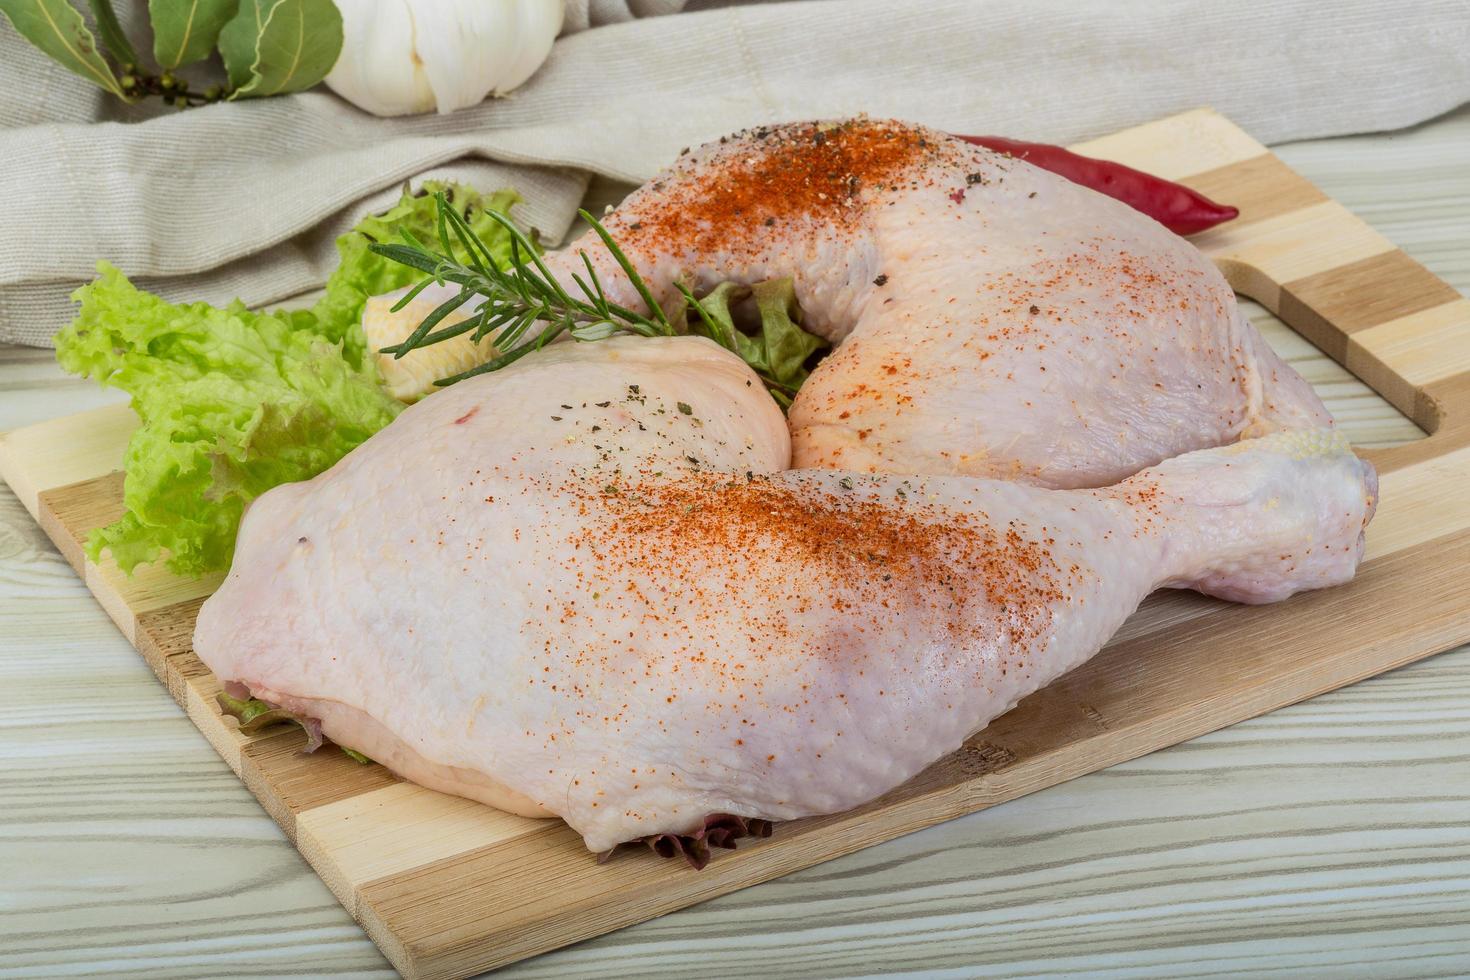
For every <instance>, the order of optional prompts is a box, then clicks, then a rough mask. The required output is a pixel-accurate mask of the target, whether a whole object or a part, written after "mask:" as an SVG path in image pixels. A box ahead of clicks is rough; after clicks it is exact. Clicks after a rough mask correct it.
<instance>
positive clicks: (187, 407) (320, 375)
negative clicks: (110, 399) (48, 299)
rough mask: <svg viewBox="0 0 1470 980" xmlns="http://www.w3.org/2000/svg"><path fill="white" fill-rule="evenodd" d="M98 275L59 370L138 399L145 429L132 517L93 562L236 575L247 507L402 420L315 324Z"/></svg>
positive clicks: (129, 493)
mask: <svg viewBox="0 0 1470 980" xmlns="http://www.w3.org/2000/svg"><path fill="white" fill-rule="evenodd" d="M98 272H99V273H100V275H99V277H98V279H97V280H96V281H95V282H92V283H89V284H88V285H86V286H83V287H82V288H81V289H79V290H77V292H76V294H75V298H76V299H77V300H78V301H80V302H81V304H82V308H81V312H80V313H79V314H78V316H77V318H76V320H75V321H73V322H72V323H71V324H70V325H69V326H67V327H66V328H64V329H63V330H62V331H61V333H60V334H58V335H57V338H56V355H57V360H58V361H60V362H61V366H62V367H64V368H66V369H67V370H68V371H71V372H73V373H75V374H80V375H84V376H86V377H90V378H93V379H94V380H96V381H98V382H100V383H102V384H106V385H111V386H112V387H115V388H121V389H123V390H124V391H127V392H128V393H130V394H131V395H132V396H133V399H132V406H133V409H134V410H135V411H136V412H137V413H138V418H139V419H140V420H141V421H142V424H141V425H140V426H139V427H138V429H137V430H136V431H135V432H134V433H133V436H132V439H131V440H130V441H129V443H128V451H127V457H126V464H125V471H126V476H125V479H124V482H123V503H124V505H125V506H126V508H127V513H126V514H125V515H124V516H123V518H122V519H121V520H119V521H117V522H116V523H114V524H110V525H108V526H107V527H104V528H99V529H97V530H95V531H93V532H92V534H91V536H90V537H89V539H88V542H87V554H88V555H89V556H90V557H91V558H92V559H93V560H94V561H95V560H96V559H97V558H98V556H99V555H100V554H101V553H102V551H103V550H104V549H107V550H110V551H111V552H112V556H113V558H114V559H116V561H117V563H118V565H119V566H120V567H122V569H123V570H124V571H127V572H131V571H132V570H133V568H135V567H136V566H137V565H139V564H140V563H143V562H151V561H157V560H158V559H159V558H160V557H161V556H164V555H166V559H165V560H166V562H167V565H168V567H169V569H170V570H171V571H173V572H176V573H177V574H180V575H200V574H203V573H205V572H209V571H215V570H218V569H222V568H225V567H227V566H228V565H229V562H230V558H231V556H232V555H233V554H234V546H235V531H236V528H237V527H238V526H239V523H240V516H241V514H242V513H243V512H244V509H245V505H246V504H248V503H249V502H250V501H251V500H253V499H255V497H257V496H259V495H260V494H261V493H263V492H265V491H266V490H268V489H270V487H272V486H275V485H276V484H278V483H285V482H288V481H290V480H300V479H305V478H306V477H309V476H312V475H314V474H316V473H319V472H321V471H322V470H323V469H325V468H327V467H328V466H331V465H332V464H333V463H335V462H336V461H337V460H338V459H340V458H341V457H342V456H344V455H346V453H347V452H348V451H349V450H351V449H352V448H354V447H355V446H357V445H358V444H359V443H361V442H362V441H363V440H364V439H366V438H367V437H368V436H370V435H372V434H373V433H374V432H376V431H377V430H379V429H381V428H382V427H383V426H385V425H387V424H388V423H389V422H391V421H392V420H393V418H394V416H396V415H397V414H398V412H399V411H400V410H401V408H402V406H401V405H399V404H398V402H396V401H395V400H393V399H392V398H391V397H389V396H388V395H387V394H386V393H385V392H384V391H383V390H382V386H381V385H380V384H379V383H378V381H377V378H376V377H375V376H374V375H373V374H370V373H368V372H367V371H365V370H362V369H359V368H357V367H354V366H353V365H352V364H351V363H350V362H349V361H348V360H347V359H346V358H344V357H343V354H342V344H341V342H340V341H337V342H333V341H331V340H329V339H327V338H326V337H324V336H323V334H322V333H321V332H318V331H317V330H314V329H312V327H313V326H314V324H313V323H311V322H310V318H308V317H302V316H299V315H293V314H268V313H252V312H251V311H249V310H247V309H246V308H245V307H244V306H242V305H240V304H239V303H234V304H231V305H230V306H229V307H227V308H225V309H223V310H221V309H216V308H214V307H212V306H209V305H208V304H206V303H193V304H190V305H187V306H176V305H174V304H172V303H168V302H165V301H164V300H162V299H159V298H158V297H157V296H153V295H151V294H149V293H146V292H143V291H141V290H139V289H138V288H136V287H135V286H134V285H133V284H132V283H131V282H129V281H128V279H127V277H126V276H124V275H123V274H122V273H121V272H119V271H118V270H117V269H115V268H113V267H112V266H110V265H108V264H106V263H101V264H99V266H98Z"/></svg>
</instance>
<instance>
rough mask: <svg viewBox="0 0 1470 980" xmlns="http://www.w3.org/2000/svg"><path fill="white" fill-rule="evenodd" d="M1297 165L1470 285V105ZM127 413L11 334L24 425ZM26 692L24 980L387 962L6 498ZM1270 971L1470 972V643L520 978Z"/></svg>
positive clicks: (1, 358)
mask: <svg viewBox="0 0 1470 980" xmlns="http://www.w3.org/2000/svg"><path fill="white" fill-rule="evenodd" d="M1279 152H1280V154H1281V156H1282V157H1283V158H1284V159H1285V160H1286V161H1287V162H1288V163H1289V164H1291V165H1292V166H1293V167H1296V168H1297V169H1299V170H1300V171H1302V172H1303V173H1304V174H1305V175H1306V176H1307V177H1309V178H1311V179H1312V180H1314V181H1316V182H1317V183H1318V184H1320V185H1321V186H1322V187H1323V189H1325V190H1326V191H1327V192H1328V193H1329V194H1331V195H1333V196H1334V197H1336V198H1338V199H1339V200H1341V201H1343V202H1344V203H1346V204H1347V205H1348V206H1349V207H1350V208H1352V209H1354V210H1355V211H1357V212H1358V213H1359V214H1361V215H1363V216H1364V217H1365V218H1367V219H1368V220H1369V221H1370V222H1371V223H1373V224H1374V225H1376V226H1377V227H1378V228H1379V229H1380V230H1382V231H1383V232H1384V233H1385V234H1387V235H1388V237H1389V238H1391V239H1393V240H1394V241H1395V242H1397V243H1398V244H1400V245H1402V246H1403V247H1405V248H1406V249H1407V250H1408V251H1409V252H1410V254H1412V255H1414V256H1415V257H1416V258H1418V259H1420V260H1421V261H1423V262H1424V263H1425V264H1426V265H1428V266H1429V267H1430V268H1431V269H1433V270H1434V271H1435V272H1437V273H1438V274H1439V275H1441V276H1443V277H1444V278H1445V279H1447V280H1449V281H1450V282H1451V283H1453V284H1455V285H1456V286H1457V287H1458V288H1459V289H1460V290H1462V291H1464V292H1466V293H1470V110H1467V111H1461V112H1459V113H1457V114H1454V115H1452V116H1449V117H1446V118H1443V119H1440V120H1438V121H1435V122H1433V123H1430V124H1427V125H1425V126H1422V127H1420V128H1418V129H1416V130H1414V131H1412V132H1408V133H1402V134H1396V135H1392V136H1373V137H1355V138H1350V139H1339V140H1319V141H1312V142H1306V143H1300V144H1297V145H1294V146H1288V147H1283V148H1280V150H1279ZM1255 315H1256V320H1257V322H1258V323H1260V324H1262V326H1263V328H1264V329H1266V330H1267V332H1268V336H1269V337H1270V339H1271V341H1272V343H1273V344H1275V345H1276V346H1277V347H1278V348H1279V349H1282V350H1284V351H1285V352H1286V353H1287V354H1288V356H1289V357H1290V359H1291V361H1292V362H1293V363H1294V364H1295V365H1296V366H1297V367H1298V369H1299V370H1301V371H1302V372H1303V373H1304V374H1306V376H1307V377H1308V378H1309V379H1310V380H1311V381H1312V382H1313V383H1314V384H1316V385H1317V386H1318V389H1319V390H1320V391H1322V392H1323V393H1324V394H1325V395H1326V396H1327V398H1328V400H1329V403H1330V404H1331V406H1332V408H1333V409H1334V411H1335V412H1336V413H1337V415H1338V417H1339V418H1340V419H1342V420H1343V422H1344V425H1345V427H1346V428H1347V430H1348V431H1349V432H1350V433H1351V434H1352V435H1353V437H1354V439H1355V440H1356V441H1358V442H1360V443H1363V444H1369V445H1374V444H1391V443H1394V442H1399V441H1403V440H1405V439H1409V438H1414V437H1415V435H1416V434H1417V430H1416V429H1414V427H1413V426H1412V425H1410V424H1408V423H1407V422H1405V421H1404V420H1403V419H1402V418H1400V417H1399V416H1398V415H1397V413H1395V412H1394V411H1393V410H1392V409H1391V408H1389V407H1388V406H1387V405H1386V404H1384V403H1383V402H1382V401H1381V400H1380V399H1378V398H1377V397H1376V396H1374V395H1373V394H1372V393H1371V392H1369V391H1367V390H1366V389H1365V388H1363V387H1362V386H1361V385H1360V384H1358V383H1356V381H1355V380H1354V379H1352V378H1351V377H1350V376H1348V375H1347V374H1346V373H1344V372H1343V371H1342V370H1341V369H1339V368H1337V367H1336V366H1335V365H1333V364H1332V363H1331V362H1330V361H1328V360H1327V359H1326V358H1324V357H1322V356H1321V355H1320V354H1318V353H1317V352H1316V351H1315V350H1313V349H1312V348H1311V347H1310V346H1309V345H1307V344H1306V343H1304V342H1303V341H1301V340H1300V339H1298V338H1296V337H1295V336H1294V335H1293V334H1291V333H1290V332H1289V331H1287V330H1285V329H1284V328H1282V327H1280V325H1278V324H1274V323H1272V322H1270V321H1271V318H1270V317H1269V315H1268V314H1265V313H1264V312H1263V311H1260V310H1258V309H1257V310H1256V311H1255ZM116 397H117V396H116V395H114V394H109V393H104V392H99V391H97V390H96V389H94V388H93V387H91V386H90V385H88V384H83V383H80V382H77V381H74V380H71V379H68V378H66V377H64V376H63V375H62V374H61V373H60V371H59V370H57V368H56V367H55V366H54V364H53V363H52V361H51V357H50V354H49V352H44V351H28V350H24V349H18V348H0V429H3V428H11V427H15V426H20V425H25V424H28V423H31V422H36V421H40V420H42V419H45V418H50V417H52V416H55V415H60V414H63V413H66V412H72V411H77V410H80V409H83V408H89V407H92V406H94V405H98V404H102V403H104V402H107V401H111V400H113V399H115V398H116ZM1467 492H1470V490H1467ZM1467 566H1470V556H1467ZM1467 574H1470V568H1467ZM0 706H3V707H0V977H9V976H34V975H38V974H65V975H81V974H88V973H113V974H147V975H148V976H149V977H153V978H167V977H193V976H215V977H219V976H247V975H251V976H259V975H279V974H349V975H355V976H388V975H391V971H390V970H389V968H388V966H387V964H386V963H385V962H384V960H383V959H382V958H381V957H380V956H379V955H378V953H377V951H376V950H375V949H374V948H373V946H372V944H371V943H369V942H368V941H367V939H366V938H365V937H364V936H363V934H362V932H361V931H360V930H359V929H358V928H357V927H356V926H355V925H354V924H353V923H352V921H351V920H350V919H349V918H348V917H347V915H346V913H345V912H343V911H342V909H341V908H340V907H339V906H338V905H337V903H336V901H335V900H334V899H333V898H332V896H331V895H330V894H329V893H328V892H327V890H326V888H325V887H323V886H322V885H321V883H320V882H319V881H318V880H317V878H316V876H315V875H314V874H312V872H311V870H310V869H309V868H308V867H307V866H306V864H305V863H304V862H303V861H302V860H301V859H300V857H298V856H297V854H296V852H295V851H294V850H293V849H292V848H291V846H290V845H289V844H287V843H286V841H285V839H284V838H283V837H282V836H281V833H280V831H279V830H278V829H277V828H276V826H275V824H273V823H272V822H271V821H270V820H269V819H268V818H267V817H266V816H265V814H264V813H262V812H261V810H260V809H259V807H258V806H257V805H256V803H255V801H254V800H253V799H252V798H251V797H250V795H249V794H248V793H247V792H246V791H245V789H244V788H243V787H242V786H241V785H240V783H239V782H238V780H236V779H235V777H234V776H233V775H232V774H231V773H230V771H229V770H228V769H226V768H225V766H224V764H223V763H222V762H220V760H219V759H218V758H217V757H216V756H215V754H214V752H213V751H212V750H211V749H210V748H209V746H208V745H206V744H205V742H204V740H203V738H202V737H201V736H200V735H199V734H198V732H197V731H196V730H195V729H194V727H193V726H192V725H190V724H189V723H188V722H187V721H186V720H185V719H184V717H183V716H182V715H181V714H180V712H179V710H178V709H177V708H176V707H175V706H174V703H173V702H172V701H171V700H170V699H169V698H168V696H167V694H165V693H164V691H163V690H162V689H160V688H159V687H158V685H157V682H156V681H155V680H154V678H153V676H152V675H151V674H150V673H149V672H148V670H147V668H146V667H144V666H143V663H142V661H141V659H140V658H139V657H138V655H137V654H136V653H134V652H133V650H132V648H131V647H130V646H129V645H128V644H127V642H126V641H125V640H124V639H123V638H122V637H121V636H120V635H118V633H117V631H116V630H115V629H114V628H113V627H112V625H111V623H110V622H109V621H108V620H107V618H106V616H105V615H104V614H103V613H102V611H101V610H100V609H99V608H98V607H97V606H96V604H95V603H94V602H93V600H92V598H91V596H89V595H88V594H87V592H86V591H85V590H84V589H83V588H82V586H81V584H80V583H79V582H78V581H77V580H76V578H75V576H74V575H73V574H72V572H71V570H70V569H69V568H68V567H67V566H66V564H65V562H63V561H62V559H61V558H60V557H59V556H58V555H57V553H56V552H55V550H53V549H52V547H51V545H50V543H49V542H48V541H47V540H46V538H45V537H44V536H43V535H42V534H41V532H40V531H39V530H38V529H37V528H36V527H35V526H34V525H33V524H32V523H31V522H30V520H29V518H28V517H27V516H26V514H25V512H24V511H23V510H22V508H21V507H20V505H19V504H18V503H17V502H16V500H15V498H14V497H13V496H12V495H10V493H9V492H8V491H6V490H4V489H0ZM1268 970H1282V971H1292V970H1295V971H1299V972H1303V973H1308V974H1313V975H1319V976H1323V975H1330V976H1350V975H1371V976H1375V977H1378V976H1398V975H1404V976H1411V975H1412V976H1428V975H1437V976H1442V975H1457V974H1459V975H1464V974H1470V648H1463V649H1461V650H1458V651H1455V652H1453V653H1449V654H1445V655H1442V656H1440V657H1436V658H1434V659H1432V660H1429V661H1426V662H1424V663H1421V664H1418V665H1416V666H1414V667H1410V668H1407V669H1404V670H1401V671H1398V672H1396V673H1394V674H1391V675H1387V676H1384V677H1380V678H1377V679H1374V680H1371V681H1367V682H1365V683H1362V684H1359V685H1357V686H1355V687H1351V688H1348V689H1345V690H1342V691H1339V692H1336V693H1334V694H1330V695H1326V696H1324V697H1321V698H1318V699H1316V700H1314V701H1311V702H1308V703H1306V704H1302V705H1298V706H1296V707H1294V708H1289V709H1286V710H1283V711H1279V712H1276V713H1275V714H1272V715H1268V716H1266V717H1264V718H1261V719H1258V720H1255V721H1252V722H1247V723H1245V724H1242V725H1237V726H1235V727H1234V728H1231V729H1228V730H1226V731H1223V732H1219V733H1216V734H1214V735H1211V736H1208V737H1206V738H1201V739H1197V740H1195V741H1193V742H1189V743H1186V744H1184V745H1180V746H1177V747H1175V748H1172V749H1169V750H1167V751H1164V752H1160V753H1157V754H1155V755H1153V756H1149V757H1147V758H1144V759H1140V760H1138V761H1136V762H1133V763H1129V764H1127V765H1123V766H1118V767H1115V768H1113V769H1110V770H1107V771H1104V772H1101V773H1098V774H1095V775H1092V776H1088V777H1085V778H1083V779H1079V780H1076V781H1074V782H1071V783H1068V784H1065V785H1063V786H1059V787H1057V788H1055V789H1051V790H1047V791H1045V792H1042V793H1038V794H1036V795H1034V796H1031V797H1027V798H1025V799H1022V800H1018V801H1015V802H1013V803H1008V804H1006V805H1004V806H1001V807H997V808H995V809H993V810H987V811H984V812H981V813H977V814H974V815H973V816H970V817H967V818H965V819H962V820H957V821H954V822H953V823H950V824H946V825H943V826H940V827H936V828H933V829H930V830H927V831H924V832H922V833H918V834H914V835H912V836H910V837H907V838H903V839H901V840H896V841H892V842H890V843H887V844H884V845H882V846H879V847H875V848H872V849H870V850H867V851H863V852H861V853H858V854H854V855H851V856H849V857H847V858H844V859H841V860H838V861H833V862H831V863H828V864H825V865H821V866H818V867H815V868H812V869H810V870H808V871H805V872H800V873H797V874H794V875H790V876H788V877H786V878H784V879H781V880H778V881H775V882H771V883H769V884H766V885H761V886H759V887H756V888H751V889H748V890H746V891H743V892H739V893H736V894H734V895H730V896H727V897H725V898H722V899H718V900H716V901H713V902H709V903H707V904H705V905H703V906H699V907H696V908H693V909H689V910H686V911H683V912H679V913H676V914H674V915H670V916H667V917H665V918H662V919H658V920H655V921H653V922H650V923H647V924H645V925H641V926H637V927H634V928H632V929H627V930H624V931H623V932H619V933H615V934H613V935H610V936H605V937H603V938H601V939H597V940H593V941H591V942H588V943H584V944H582V945H580V946H576V947H573V948H570V949H566V950H563V951H560V952H557V953H553V954H550V955H548V956H544V957H541V958H539V959H537V960H532V961H529V962H526V963H522V964H519V965H518V966H515V967H512V968H510V969H509V970H508V971H506V972H507V974H508V975H511V976H524V977H532V976H546V977H551V976H556V977H565V976H587V977H604V976H609V975H639V976H651V975H690V974H695V973H698V974H700V975H702V976H716V975H728V976H737V975H752V974H759V975H769V976H829V975H854V974H874V973H885V972H897V971H922V972H924V973H927V974H944V973H950V974H954V975H965V976H971V975H976V974H987V975H1035V974H1054V973H1062V972H1086V973H1090V974H1095V975H1115V976H1122V975H1128V976H1184V975H1190V976H1197V975H1207V974H1219V973H1237V974H1238V973H1252V974H1255V973H1261V972H1265V971H1268Z"/></svg>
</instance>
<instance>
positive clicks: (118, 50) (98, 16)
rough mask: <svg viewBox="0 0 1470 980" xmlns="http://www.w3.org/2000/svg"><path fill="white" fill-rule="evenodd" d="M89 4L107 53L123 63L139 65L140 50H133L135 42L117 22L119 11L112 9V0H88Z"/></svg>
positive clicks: (135, 66)
mask: <svg viewBox="0 0 1470 980" xmlns="http://www.w3.org/2000/svg"><path fill="white" fill-rule="evenodd" d="M88 5H89V6H90V7H91V8H92V17H93V19H95V20H96V21H97V33H99V34H101V35H102V46H103V47H104V48H106V49H107V53H108V54H110V55H112V58H113V60H114V61H117V62H120V63H121V64H123V65H132V66H133V67H134V68H135V69H136V68H137V67H139V64H140V62H139V61H138V52H136V51H134V50H133V42H132V41H129V40H128V36H127V35H126V34H124V33H123V29H122V25H121V24H119V23H118V22H117V12H116V11H114V10H113V9H112V3H111V0H88ZM125 70H126V69H125Z"/></svg>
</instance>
